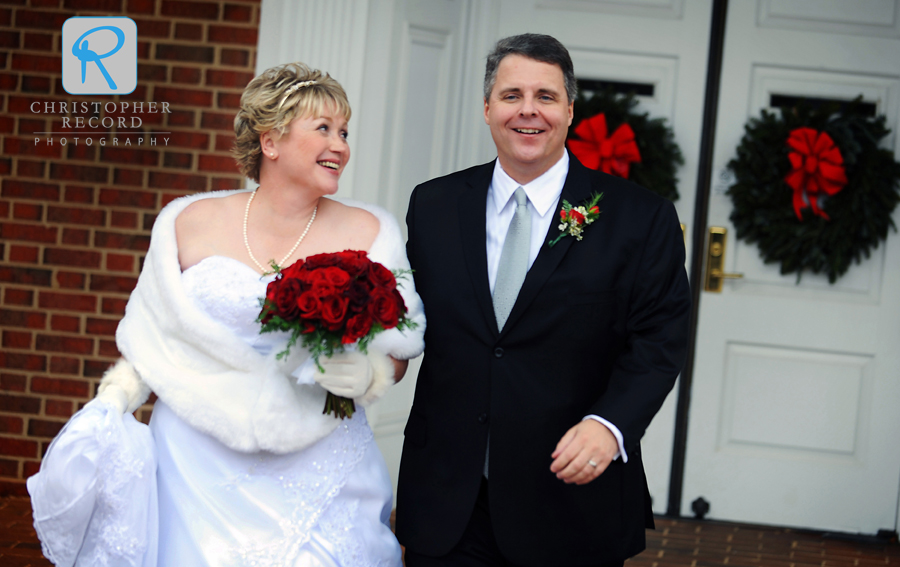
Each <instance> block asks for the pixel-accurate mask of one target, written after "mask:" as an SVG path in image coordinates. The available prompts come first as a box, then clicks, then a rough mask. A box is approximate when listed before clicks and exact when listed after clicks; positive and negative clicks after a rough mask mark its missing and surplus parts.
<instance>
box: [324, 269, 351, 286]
mask: <svg viewBox="0 0 900 567" xmlns="http://www.w3.org/2000/svg"><path fill="white" fill-rule="evenodd" d="M319 272H321V273H322V277H323V279H324V280H325V281H326V282H328V283H329V284H331V285H332V286H334V288H335V289H337V290H339V291H344V290H345V289H347V286H348V285H350V274H348V273H347V272H345V271H344V270H342V269H340V268H338V267H337V266H329V267H327V268H322V269H321V270H319Z"/></svg>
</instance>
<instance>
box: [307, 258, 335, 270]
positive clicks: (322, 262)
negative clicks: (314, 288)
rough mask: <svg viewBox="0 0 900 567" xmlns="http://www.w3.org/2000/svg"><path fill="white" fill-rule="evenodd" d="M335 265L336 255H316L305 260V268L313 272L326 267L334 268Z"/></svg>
mask: <svg viewBox="0 0 900 567" xmlns="http://www.w3.org/2000/svg"><path fill="white" fill-rule="evenodd" d="M337 263H338V255H337V254H316V255H314V256H310V257H308V258H307V259H306V267H307V269H309V270H315V269H317V268H327V267H328V266H336V265H337Z"/></svg>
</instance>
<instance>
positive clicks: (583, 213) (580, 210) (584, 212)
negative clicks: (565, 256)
mask: <svg viewBox="0 0 900 567" xmlns="http://www.w3.org/2000/svg"><path fill="white" fill-rule="evenodd" d="M602 198H603V193H594V194H593V195H591V198H590V200H589V201H587V202H586V203H585V204H584V205H580V206H578V207H573V206H572V204H571V203H570V202H568V201H566V200H565V199H563V202H562V209H560V211H559V220H560V223H559V227H558V228H559V230H560V234H559V236H557V237H556V238H554V239H553V240H551V241H550V244H549V245H548V246H553V245H554V244H556V243H557V242H559V241H560V239H562V238H563V237H565V236H574V237H575V239H576V240H581V239H582V238H584V236H583V235H582V232H584V227H586V226H587V225H589V224H591V223H593V222H594V221H595V220H597V218H599V217H600V208H599V207H597V203H599V202H600V200H601V199H602Z"/></svg>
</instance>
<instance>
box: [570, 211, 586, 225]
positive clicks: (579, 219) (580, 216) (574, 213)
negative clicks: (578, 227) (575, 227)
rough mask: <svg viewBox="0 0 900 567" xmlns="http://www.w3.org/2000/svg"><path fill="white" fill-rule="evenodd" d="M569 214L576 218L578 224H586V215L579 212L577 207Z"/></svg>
mask: <svg viewBox="0 0 900 567" xmlns="http://www.w3.org/2000/svg"><path fill="white" fill-rule="evenodd" d="M569 215H571V217H572V219H574V220H575V223H576V224H584V215H583V214H581V213H579V212H578V211H576V210H575V209H572V210H571V211H569Z"/></svg>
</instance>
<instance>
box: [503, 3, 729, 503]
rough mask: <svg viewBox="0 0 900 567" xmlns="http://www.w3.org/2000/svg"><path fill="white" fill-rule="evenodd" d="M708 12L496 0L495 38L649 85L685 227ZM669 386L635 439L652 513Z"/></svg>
mask: <svg viewBox="0 0 900 567" xmlns="http://www.w3.org/2000/svg"><path fill="white" fill-rule="evenodd" d="M711 17H712V3H711V2H710V1H709V0H659V1H635V2H621V1H613V0H610V1H602V0H601V1H592V2H580V1H570V0H541V1H538V2H525V1H521V0H503V1H502V2H501V3H500V11H499V18H498V22H499V24H498V28H497V38H501V37H507V36H510V35H514V34H519V33H525V32H533V33H546V34H549V35H552V36H553V37H555V38H557V39H559V40H560V41H561V42H562V43H563V44H564V45H565V46H566V48H567V49H568V50H569V53H570V54H571V56H572V61H573V63H574V65H575V75H576V76H577V77H578V78H579V79H600V80H606V81H617V82H624V83H639V84H649V85H652V86H653V95H652V96H639V97H638V100H639V107H638V111H640V112H649V113H650V115H651V116H652V117H654V118H665V119H666V120H667V124H668V125H669V126H670V127H672V128H673V130H674V132H675V138H676V142H677V143H678V145H679V146H680V147H681V151H682V153H683V154H684V159H685V164H684V166H683V167H682V168H681V169H680V171H679V172H678V178H679V184H678V191H679V193H680V195H681V197H680V199H679V200H678V201H677V202H676V203H675V207H676V209H677V210H678V216H679V218H680V220H681V222H682V223H683V224H685V225H687V233H688V234H690V232H691V230H692V229H693V222H694V221H693V212H694V197H695V192H696V187H697V173H698V166H699V150H700V130H701V126H702V123H703V99H704V89H705V85H706V62H707V57H708V46H709V35H710V21H711ZM494 155H496V153H494V154H492V156H491V157H493V156H494ZM688 252H690V250H689V251H688ZM689 265H690V255H689V256H688V260H687V266H689ZM677 389H678V387H677V386H676V387H675V389H674V390H673V391H672V393H671V394H670V395H669V397H668V398H667V400H666V402H665V404H664V405H663V407H662V409H661V410H660V412H659V413H658V414H657V416H656V418H654V420H653V423H651V425H650V428H649V429H648V430H647V433H646V435H645V436H644V439H643V440H642V442H641V444H642V455H643V460H644V466H645V469H646V472H647V481H648V485H649V487H650V495H651V497H652V498H653V510H654V511H655V512H657V513H664V512H665V511H666V505H667V501H668V494H669V476H670V465H671V461H672V448H673V435H674V425H675V402H676V399H677Z"/></svg>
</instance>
